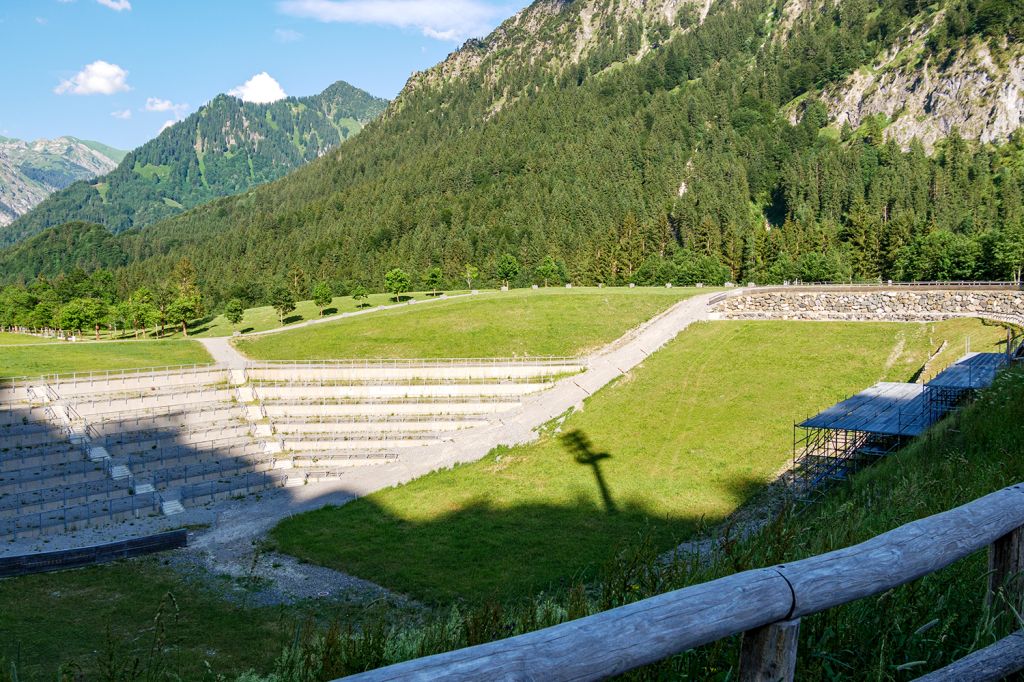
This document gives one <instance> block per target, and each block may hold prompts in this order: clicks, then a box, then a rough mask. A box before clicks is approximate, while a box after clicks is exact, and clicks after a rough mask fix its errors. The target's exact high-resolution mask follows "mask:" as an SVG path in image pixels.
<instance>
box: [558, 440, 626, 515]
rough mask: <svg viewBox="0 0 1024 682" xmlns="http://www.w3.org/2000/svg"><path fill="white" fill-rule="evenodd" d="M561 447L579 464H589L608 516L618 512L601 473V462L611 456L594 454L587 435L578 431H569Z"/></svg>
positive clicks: (605, 453) (602, 453)
mask: <svg viewBox="0 0 1024 682" xmlns="http://www.w3.org/2000/svg"><path fill="white" fill-rule="evenodd" d="M561 441H562V445H564V446H565V449H566V450H568V451H569V452H570V453H572V455H573V457H574V458H575V459H576V461H577V462H578V463H580V464H589V465H590V466H591V467H593V469H594V478H595V479H597V487H598V490H600V491H601V499H602V500H603V501H604V508H605V511H607V512H608V513H610V514H614V513H615V512H617V511H618V508H617V507H616V506H615V500H613V499H612V494H611V492H610V491H609V490H608V484H607V483H605V480H604V474H602V473H601V460H602V459H609V458H611V455H609V454H608V453H607V452H595V451H594V446H593V445H592V444H591V443H590V439H589V438H587V435H586V434H585V433H583V432H582V431H579V430H573V431H569V432H568V433H566V434H563V435H562V437H561Z"/></svg>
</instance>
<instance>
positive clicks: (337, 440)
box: [247, 358, 581, 485]
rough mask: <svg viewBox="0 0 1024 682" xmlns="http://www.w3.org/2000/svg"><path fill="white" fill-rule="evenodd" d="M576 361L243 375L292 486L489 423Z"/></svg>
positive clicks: (386, 365) (278, 367) (354, 365)
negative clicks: (267, 424) (294, 474)
mask: <svg viewBox="0 0 1024 682" xmlns="http://www.w3.org/2000/svg"><path fill="white" fill-rule="evenodd" d="M580 369H581V366H580V363H579V361H578V360H576V359H570V358H541V359H531V360H519V359H504V360H490V359H487V360H434V361H422V360H421V361H401V360H381V361H351V362H346V361H338V362H325V363H316V364H291V363H266V364H261V365H252V366H250V367H249V368H247V378H248V380H249V382H250V385H251V386H252V390H253V394H254V396H255V398H256V400H257V401H258V403H259V405H260V410H259V414H261V415H262V416H263V417H265V418H266V420H267V421H268V422H269V424H270V428H271V429H272V432H273V437H274V438H275V439H276V441H277V442H278V443H279V444H280V450H281V452H280V455H279V457H280V460H281V464H280V466H282V467H284V468H288V469H290V470H292V472H302V473H301V474H300V475H298V476H292V478H291V479H290V484H293V485H294V484H299V483H304V482H314V481H320V480H324V479H330V478H336V477H338V476H341V475H344V472H345V470H346V469H348V468H351V467H355V466H367V465H374V464H382V463H386V462H388V461H394V460H397V459H399V458H403V457H415V456H416V451H417V449H418V448H423V447H427V446H431V445H437V444H439V443H443V442H446V441H450V440H451V439H452V438H453V437H454V436H455V435H456V434H457V433H458V432H461V431H464V430H466V429H473V428H481V427H485V426H488V425H490V424H493V423H494V422H495V421H496V420H498V419H500V418H501V417H502V415H504V414H508V413H510V412H512V411H514V410H516V409H518V408H520V407H521V406H522V401H523V400H524V399H525V398H527V397H528V396H530V395H533V394H536V393H538V392H540V391H543V390H545V389H546V388H548V387H550V386H551V385H552V384H553V382H554V381H555V379H557V378H558V377H560V376H564V375H566V374H573V373H576V372H578V371H580Z"/></svg>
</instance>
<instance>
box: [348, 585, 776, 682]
mask: <svg viewBox="0 0 1024 682" xmlns="http://www.w3.org/2000/svg"><path fill="white" fill-rule="evenodd" d="M792 606H793V594H792V592H791V591H790V589H789V585H787V584H786V581H785V580H784V579H783V578H782V576H780V575H779V574H778V572H776V571H774V570H772V569H759V570H755V571H746V572H744V573H738V574H736V575H731V576H728V577H726V578H720V579H718V580H714V581H712V582H708V583H702V584H700V585H694V586H692V587H687V588H684V589H681V590H676V591H674V592H667V593H665V594H661V595H658V596H656V597H651V598H649V599H644V600H642V601H638V602H635V603H633V604H627V605H626V606H620V607H618V608H615V609H611V610H610V611H604V612H602V613H598V614H594V615H593V616H587V617H586V618H580V619H578V620H573V621H569V622H568V623H563V624H561V625H556V626H553V627H550V628H545V629H543V630H538V631H536V632H530V633H527V634H525V635H519V636H517V637H511V638H509V639H503V640H499V641H496V642H490V643H488V644H481V645H478V646H474V647H469V648H467V649H460V650H458V651H452V652H450V653H445V654H437V655H435V656H428V657H426V658H419V659H415V660H412V661H407V662H405V663H399V664H397V665H393V666H390V667H387V668H380V669H378V670H371V671H370V672H366V673H361V674H359V675H355V676H353V677H352V678H349V679H352V680H402V681H403V682H406V681H408V680H424V681H425V680H436V679H441V678H443V679H445V680H487V681H488V682H491V681H493V680H545V682H557V681H560V680H599V679H604V678H607V677H613V676H615V675H618V674H620V673H623V672H626V671H628V670H631V669H633V668H637V667H639V666H642V665H647V664H649V663H655V662H657V661H660V660H662V659H665V658H668V657H669V656H673V655H675V654H677V653H679V652H682V651H687V650H688V649H693V648H695V647H698V646H701V645H702V644H708V643H710V642H714V641H717V640H719V639H722V638H723V637H728V636H730V635H734V634H737V633H739V632H744V631H746V630H752V629H754V628H757V627H760V626H761V625H765V624H767V623H772V622H775V621H779V620H782V619H783V618H785V617H786V614H788V613H789V610H790V609H791V608H792ZM737 624H741V625H739V627H737ZM744 624H745V625H744Z"/></svg>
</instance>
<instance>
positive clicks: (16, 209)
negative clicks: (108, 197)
mask: <svg viewBox="0 0 1024 682" xmlns="http://www.w3.org/2000/svg"><path fill="white" fill-rule="evenodd" d="M126 153H127V152H123V151H121V150H119V149H114V148H113V147H108V146H107V145H105V144H101V143H99V142H92V141H89V140H79V139H77V138H74V137H58V138H56V139H53V140H34V141H32V142H25V141H23V140H14V139H11V138H8V137H0V227H3V226H5V225H10V224H11V222H13V221H14V220H15V219H16V218H17V217H18V216H20V215H23V214H25V213H26V212H28V211H29V210H30V209H31V208H32V207H33V206H35V205H37V204H38V203H39V202H40V201H42V200H43V199H45V198H46V197H47V196H49V195H50V194H52V193H53V192H56V191H57V190H60V189H64V188H65V187H67V186H68V185H70V184H71V183H73V182H75V181H77V180H88V179H90V178H94V177H96V176H97V175H102V174H103V173H108V172H110V171H112V170H113V169H114V168H116V167H117V164H118V163H119V162H120V161H121V159H123V158H124V155H125V154H126Z"/></svg>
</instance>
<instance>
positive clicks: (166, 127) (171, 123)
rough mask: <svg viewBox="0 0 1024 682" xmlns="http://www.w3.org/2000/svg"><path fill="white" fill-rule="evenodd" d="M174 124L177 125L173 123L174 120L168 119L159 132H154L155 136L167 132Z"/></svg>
mask: <svg viewBox="0 0 1024 682" xmlns="http://www.w3.org/2000/svg"><path fill="white" fill-rule="evenodd" d="M175 123H177V121H175V120H174V119H170V120H167V121H164V124H163V125H162V126H160V130H158V131H157V132H156V134H157V135H159V134H160V133H162V132H163V131H165V130H167V129H168V128H170V127H171V126H172V125H174V124H175Z"/></svg>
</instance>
